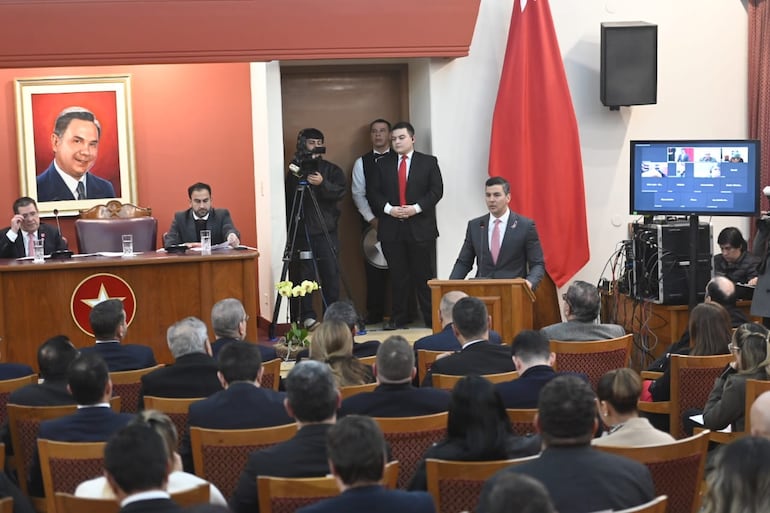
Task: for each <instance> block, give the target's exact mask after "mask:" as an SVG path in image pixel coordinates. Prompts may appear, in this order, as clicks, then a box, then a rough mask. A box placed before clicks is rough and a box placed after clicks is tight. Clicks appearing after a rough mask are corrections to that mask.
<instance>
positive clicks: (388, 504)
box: [297, 485, 436, 513]
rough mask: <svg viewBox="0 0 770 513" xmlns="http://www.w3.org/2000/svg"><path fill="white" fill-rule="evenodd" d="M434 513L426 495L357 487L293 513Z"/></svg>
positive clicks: (378, 487)
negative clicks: (395, 512) (396, 512)
mask: <svg viewBox="0 0 770 513" xmlns="http://www.w3.org/2000/svg"><path fill="white" fill-rule="evenodd" d="M364 511H365V512H367V513H393V512H394V511H398V512H399V513H435V511H436V507H435V506H434V505H433V498H432V497H431V496H430V495H429V494H428V493H426V492H407V491H404V490H388V489H386V488H385V487H384V486H379V485H375V486H360V487H356V488H350V489H348V490H345V491H344V492H342V493H341V494H340V495H338V496H337V497H332V498H330V499H325V500H322V501H319V502H316V503H315V504H311V505H310V506H305V507H304V508H300V509H298V510H297V513H352V512H364Z"/></svg>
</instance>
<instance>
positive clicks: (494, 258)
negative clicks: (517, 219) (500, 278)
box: [489, 219, 500, 264]
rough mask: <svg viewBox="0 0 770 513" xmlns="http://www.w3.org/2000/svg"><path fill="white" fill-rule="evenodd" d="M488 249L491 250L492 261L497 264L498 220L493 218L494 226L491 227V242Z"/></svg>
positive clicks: (498, 246)
mask: <svg viewBox="0 0 770 513" xmlns="http://www.w3.org/2000/svg"><path fill="white" fill-rule="evenodd" d="M490 246H491V247H490V248H489V250H490V251H491V252H492V262H493V263H494V264H497V257H498V256H500V220H499V219H495V226H494V228H492V244H491V245H490Z"/></svg>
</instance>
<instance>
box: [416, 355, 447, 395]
mask: <svg viewBox="0 0 770 513" xmlns="http://www.w3.org/2000/svg"><path fill="white" fill-rule="evenodd" d="M446 352H447V351H428V350H427V349H419V350H417V381H418V382H420V383H422V380H424V379H425V375H426V374H428V371H429V370H430V367H431V365H433V362H435V361H436V358H438V357H439V356H440V355H442V354H444V353H446ZM434 386H435V384H434Z"/></svg>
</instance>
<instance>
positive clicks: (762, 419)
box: [750, 392, 770, 438]
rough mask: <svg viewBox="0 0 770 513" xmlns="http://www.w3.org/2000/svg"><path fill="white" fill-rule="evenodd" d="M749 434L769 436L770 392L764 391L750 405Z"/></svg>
mask: <svg viewBox="0 0 770 513" xmlns="http://www.w3.org/2000/svg"><path fill="white" fill-rule="evenodd" d="M750 415H751V417H750V419H751V435H752V436H761V437H764V438H770V392H764V393H763V394H762V395H760V396H759V397H757V399H756V400H755V401H754V404H753V405H751V413H750Z"/></svg>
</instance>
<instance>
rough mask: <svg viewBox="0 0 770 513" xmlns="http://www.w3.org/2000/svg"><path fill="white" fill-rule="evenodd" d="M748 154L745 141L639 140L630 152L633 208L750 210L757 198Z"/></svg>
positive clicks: (673, 211)
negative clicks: (705, 143) (678, 142)
mask: <svg viewBox="0 0 770 513" xmlns="http://www.w3.org/2000/svg"><path fill="white" fill-rule="evenodd" d="M751 149H753V148H751ZM751 153H753V152H751V151H750V145H747V144H745V143H744V144H743V145H715V146H696V145H687V146H672V145H670V143H661V144H655V143H650V144H643V143H639V144H637V145H636V146H635V148H634V150H633V155H634V166H635V171H634V173H635V175H636V176H635V177H634V178H635V179H634V180H633V182H634V183H635V185H634V189H635V190H634V191H632V192H633V194H632V211H634V212H639V213H646V212H660V213H684V214H686V213H704V212H709V213H711V212H713V215H720V214H727V215H729V214H731V213H732V214H739V213H744V214H745V213H750V212H752V211H753V205H754V203H755V196H756V190H755V188H756V177H755V176H754V173H755V171H754V170H755V168H756V166H755V164H756V162H754V161H753V160H752V159H754V158H755V156H754V155H752V154H751Z"/></svg>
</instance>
